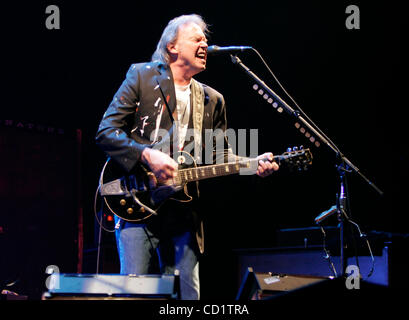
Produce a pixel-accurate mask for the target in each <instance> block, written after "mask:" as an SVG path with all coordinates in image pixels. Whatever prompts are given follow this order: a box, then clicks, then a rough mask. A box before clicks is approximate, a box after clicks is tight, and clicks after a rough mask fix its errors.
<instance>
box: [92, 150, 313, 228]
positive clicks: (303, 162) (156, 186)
mask: <svg viewBox="0 0 409 320" xmlns="http://www.w3.org/2000/svg"><path fill="white" fill-rule="evenodd" d="M174 159H175V160H176V162H177V163H178V171H177V175H176V177H175V178H173V179H169V180H167V181H160V180H158V179H157V178H156V177H155V175H154V174H153V173H152V172H151V171H149V169H148V168H147V167H146V166H144V165H142V164H140V165H137V166H136V167H135V169H133V170H132V171H131V172H130V173H127V172H125V171H124V170H122V169H121V168H120V167H119V165H117V164H116V163H115V162H114V161H113V160H112V159H108V160H107V161H106V163H105V165H104V167H103V169H102V171H101V176H100V181H99V193H100V195H101V196H102V197H103V198H104V201H105V204H106V206H107V207H108V209H109V210H110V211H111V212H112V213H113V214H115V215H116V216H118V217H120V218H122V219H124V220H126V221H131V222H138V223H142V222H144V221H145V220H147V219H148V218H149V217H151V216H152V215H157V214H158V212H157V210H158V209H159V208H160V207H161V205H162V204H163V203H164V202H165V201H167V200H174V201H179V202H189V201H191V200H192V197H191V196H190V195H189V194H188V192H187V184H188V183H189V182H193V181H199V180H203V179H209V178H214V177H219V176H226V175H231V174H239V173H240V174H246V175H248V174H255V173H256V171H257V167H258V162H259V160H263V161H270V160H269V159H267V158H266V159H255V158H254V159H245V160H241V161H238V162H228V163H220V164H213V165H206V166H197V164H196V161H195V160H194V158H193V157H192V156H191V155H190V154H189V153H187V152H185V151H181V152H178V153H177V154H176V155H175V156H174ZM272 161H275V162H277V163H278V164H279V165H280V166H281V165H283V164H284V165H286V166H288V167H290V169H294V168H295V169H297V170H306V169H307V168H308V166H309V165H311V163H312V154H311V152H310V150H309V149H302V148H301V149H298V148H293V149H292V150H291V149H288V151H287V152H284V153H283V154H281V155H276V156H274V158H273V160H272ZM182 190H183V191H184V192H182Z"/></svg>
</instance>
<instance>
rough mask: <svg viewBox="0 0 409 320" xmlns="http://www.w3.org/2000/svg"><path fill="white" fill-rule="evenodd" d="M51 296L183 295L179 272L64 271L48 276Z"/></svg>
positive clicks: (130, 296) (149, 297) (104, 297)
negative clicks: (96, 272)
mask: <svg viewBox="0 0 409 320" xmlns="http://www.w3.org/2000/svg"><path fill="white" fill-rule="evenodd" d="M47 286H48V291H47V292H45V293H44V294H43V297H42V299H43V300H49V299H57V300H62V299H78V300H80V299H84V300H85V299H87V300H90V299H91V300H92V299H104V300H109V299H116V300H117V299H120V300H124V299H179V298H180V286H179V274H178V272H176V273H175V274H174V275H172V274H163V275H151V274H149V275H132V274H129V275H122V274H60V273H53V274H51V275H50V276H49V278H48V279H47Z"/></svg>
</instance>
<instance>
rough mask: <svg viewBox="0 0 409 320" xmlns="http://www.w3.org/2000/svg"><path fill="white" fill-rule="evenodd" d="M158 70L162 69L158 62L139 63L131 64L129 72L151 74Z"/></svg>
mask: <svg viewBox="0 0 409 320" xmlns="http://www.w3.org/2000/svg"><path fill="white" fill-rule="evenodd" d="M158 68H161V64H160V63H159V62H156V61H154V62H152V61H150V62H137V63H132V64H131V66H130V67H129V70H128V72H151V71H155V70H157V69H158Z"/></svg>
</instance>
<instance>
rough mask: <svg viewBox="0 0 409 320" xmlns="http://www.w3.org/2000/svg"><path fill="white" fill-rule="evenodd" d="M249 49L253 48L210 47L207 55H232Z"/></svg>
mask: <svg viewBox="0 0 409 320" xmlns="http://www.w3.org/2000/svg"><path fill="white" fill-rule="evenodd" d="M249 49H253V48H252V47H248V46H229V47H219V46H210V47H208V48H207V54H218V53H230V52H236V51H244V50H249Z"/></svg>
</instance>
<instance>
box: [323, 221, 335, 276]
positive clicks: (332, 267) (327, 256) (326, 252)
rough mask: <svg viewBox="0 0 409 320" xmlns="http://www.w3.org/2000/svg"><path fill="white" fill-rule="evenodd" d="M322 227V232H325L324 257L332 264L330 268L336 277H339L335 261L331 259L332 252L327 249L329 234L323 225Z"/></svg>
mask: <svg viewBox="0 0 409 320" xmlns="http://www.w3.org/2000/svg"><path fill="white" fill-rule="evenodd" d="M320 228H321V232H322V234H323V241H322V246H323V248H324V252H325V256H324V259H326V260H328V263H329V265H330V269H331V271H332V273H333V274H334V277H335V278H337V277H338V274H337V270H336V269H335V266H334V263H333V262H332V260H331V254H330V252H329V250H327V245H326V238H327V234H326V233H325V230H324V228H323V227H322V226H320Z"/></svg>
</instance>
